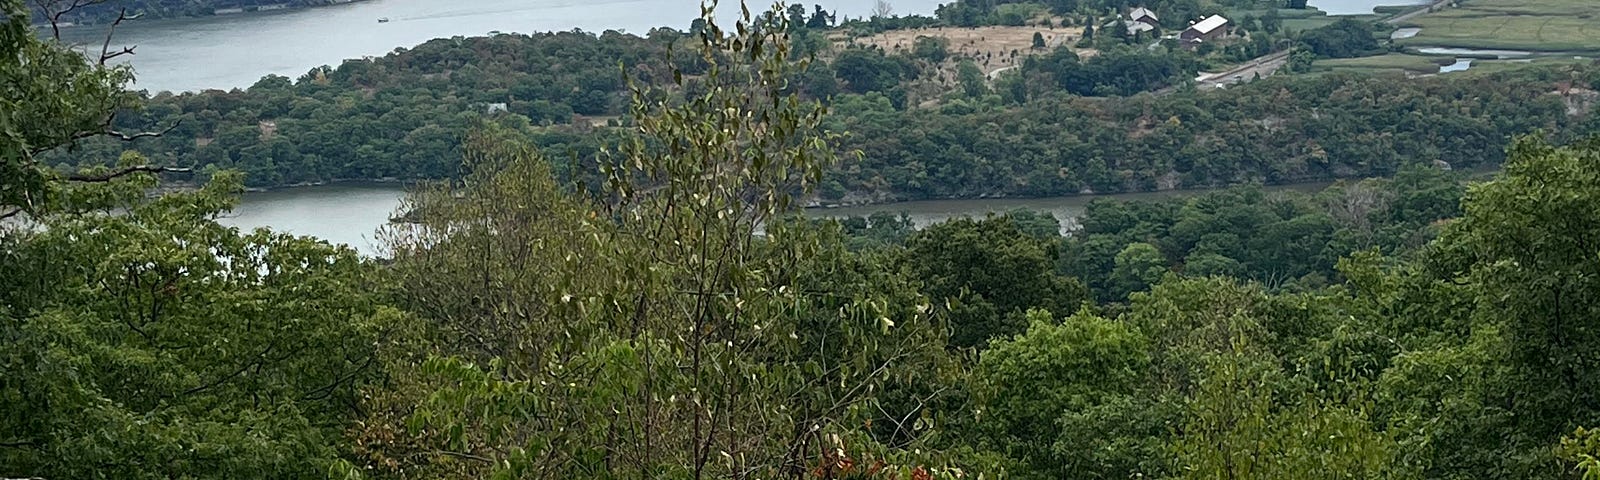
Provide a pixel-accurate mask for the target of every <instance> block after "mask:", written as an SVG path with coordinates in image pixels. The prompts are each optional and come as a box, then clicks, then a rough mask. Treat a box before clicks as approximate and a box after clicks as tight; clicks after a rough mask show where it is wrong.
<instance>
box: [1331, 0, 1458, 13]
mask: <svg viewBox="0 0 1600 480" xmlns="http://www.w3.org/2000/svg"><path fill="white" fill-rule="evenodd" d="M1306 3H1308V4H1310V5H1311V6H1313V7H1317V9H1318V10H1322V11H1324V12H1328V15H1366V14H1370V13H1372V10H1373V9H1375V8H1378V7H1383V6H1409V5H1427V4H1428V3H1430V2H1429V0H1311V1H1310V2H1306Z"/></svg>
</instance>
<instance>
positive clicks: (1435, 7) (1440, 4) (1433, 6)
mask: <svg viewBox="0 0 1600 480" xmlns="http://www.w3.org/2000/svg"><path fill="white" fill-rule="evenodd" d="M1452 1H1454V0H1438V1H1436V2H1433V3H1430V4H1428V6H1426V7H1422V8H1418V9H1416V10H1412V11H1410V12H1406V13H1404V14H1401V15H1400V16H1398V17H1394V18H1391V19H1388V20H1384V21H1383V23H1387V24H1390V25H1399V24H1402V23H1405V22H1407V21H1410V20H1411V19H1413V18H1417V17H1418V16H1420V15H1422V14H1425V13H1431V12H1436V11H1439V10H1441V9H1443V8H1444V7H1446V6H1449V5H1450V2H1452Z"/></svg>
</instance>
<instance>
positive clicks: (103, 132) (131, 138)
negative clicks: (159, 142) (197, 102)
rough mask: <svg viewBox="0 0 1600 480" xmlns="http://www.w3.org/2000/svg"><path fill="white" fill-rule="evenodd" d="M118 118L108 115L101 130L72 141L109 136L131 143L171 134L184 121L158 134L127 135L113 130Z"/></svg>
mask: <svg viewBox="0 0 1600 480" xmlns="http://www.w3.org/2000/svg"><path fill="white" fill-rule="evenodd" d="M116 118H117V115H116V114H115V113H113V114H111V115H107V116H106V121H105V122H103V123H102V124H101V127H100V130H96V131H87V132H81V133H79V134H77V135H74V136H73V137H72V139H73V140H82V139H85V138H89V137H98V136H101V135H105V136H108V137H112V138H115V139H117V140H122V141H124V142H131V141H134V140H138V139H141V138H156V137H160V136H162V135H166V134H167V132H171V131H172V129H174V128H178V125H183V121H181V120H180V121H177V122H173V123H172V125H168V126H167V128H163V129H161V130H160V131H156V132H138V133H134V134H127V133H122V132H119V131H116V130H112V129H111V122H112V121H113V120H115V119H116Z"/></svg>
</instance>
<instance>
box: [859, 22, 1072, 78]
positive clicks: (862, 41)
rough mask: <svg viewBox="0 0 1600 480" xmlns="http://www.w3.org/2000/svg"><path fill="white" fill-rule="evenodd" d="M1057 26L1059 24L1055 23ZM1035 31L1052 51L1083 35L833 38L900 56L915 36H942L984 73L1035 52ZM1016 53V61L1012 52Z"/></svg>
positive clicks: (935, 32) (1000, 32)
mask: <svg viewBox="0 0 1600 480" xmlns="http://www.w3.org/2000/svg"><path fill="white" fill-rule="evenodd" d="M1056 23H1059V22H1056ZM1034 32H1038V33H1042V34H1044V39H1045V45H1047V46H1048V47H1049V48H1052V49H1053V48H1055V47H1056V46H1059V45H1068V46H1071V45H1072V44H1075V43H1077V42H1078V39H1079V38H1081V37H1082V36H1083V27H1054V28H1045V27H1040V26H1025V27H977V28H955V27H942V28H920V29H914V30H894V31H889V32H884V33H880V34H877V35H873V36H869V37H856V38H844V37H836V38H835V39H834V40H835V41H838V42H848V43H853V44H856V45H861V46H877V47H879V48H882V49H883V51H884V52H888V53H901V52H910V51H911V46H912V45H913V44H914V43H915V42H916V40H917V37H923V36H926V37H944V38H948V39H950V55H951V56H952V57H969V58H973V59H975V60H976V61H977V63H978V65H979V66H980V67H982V68H983V70H984V72H985V73H989V72H993V71H995V70H999V69H1002V68H1006V67H1010V66H1013V65H1016V64H1017V62H1019V61H1021V60H1022V58H1023V57H1024V56H1027V55H1029V54H1034V53H1043V52H1044V51H1048V49H1047V50H1044V51H1039V52H1035V51H1034V50H1033V34H1034ZM1012 51H1016V52H1017V56H1016V58H1012V56H1011V52H1012ZM1073 51H1075V52H1077V53H1078V55H1079V56H1081V57H1089V56H1093V55H1094V54H1095V53H1097V52H1095V51H1094V50H1093V49H1074V50H1073Z"/></svg>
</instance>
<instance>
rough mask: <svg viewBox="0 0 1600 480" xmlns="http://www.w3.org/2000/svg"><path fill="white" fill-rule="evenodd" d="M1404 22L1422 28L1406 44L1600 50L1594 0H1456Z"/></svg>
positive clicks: (1599, 7) (1598, 4)
mask: <svg viewBox="0 0 1600 480" xmlns="http://www.w3.org/2000/svg"><path fill="white" fill-rule="evenodd" d="M1406 26H1411V27H1419V28H1421V29H1422V32H1421V33H1418V34H1417V36H1415V37H1412V38H1408V39H1403V40H1400V41H1399V42H1400V44H1402V45H1408V46H1440V47H1458V48H1482V49H1503V50H1533V51H1543V52H1597V51H1600V1H1596V0H1461V7H1460V8H1447V9H1444V10H1441V11H1438V12H1434V13H1429V14H1426V15H1422V16H1420V17H1417V18H1415V19H1412V20H1411V21H1410V22H1407V25H1406Z"/></svg>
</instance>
